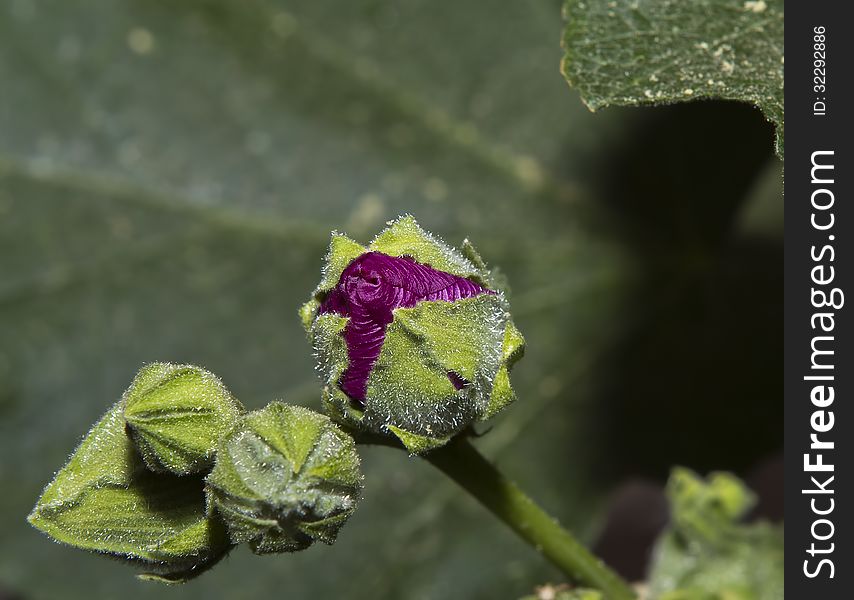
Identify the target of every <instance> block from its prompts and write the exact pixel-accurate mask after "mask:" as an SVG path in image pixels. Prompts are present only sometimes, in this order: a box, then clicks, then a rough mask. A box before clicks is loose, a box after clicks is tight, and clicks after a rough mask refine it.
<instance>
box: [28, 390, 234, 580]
mask: <svg viewBox="0 0 854 600" xmlns="http://www.w3.org/2000/svg"><path fill="white" fill-rule="evenodd" d="M122 413H123V405H122V402H121V401H120V402H117V403H116V404H115V405H114V406H113V407H112V408H111V409H110V411H109V412H107V414H106V415H104V417H103V418H102V419H101V420H100V421H98V423H97V424H96V425H95V426H94V427H93V428H92V429H91V430H90V431H89V433H88V434H87V435H86V437H85V438H84V439H83V441H82V442H81V444H80V446H79V447H78V448H77V450H75V452H74V454H73V455H72V456H71V458H70V459H69V461H68V463H67V464H66V465H65V466H64V467H63V468H62V469H60V471H59V472H58V473H57V474H56V476H55V477H54V479H53V481H52V482H51V483H49V484H48V485H47V487H46V488H45V490H44V492H43V493H42V496H41V498H39V500H38V502H37V503H36V506H35V508H34V509H33V511H32V513H31V514H30V515H29V517H28V521H29V522H30V523H31V524H32V525H33V526H34V527H36V528H37V529H39V530H41V531H43V532H44V533H46V534H48V535H49V536H50V537H52V538H53V539H55V540H56V541H57V542H60V543H63V544H68V545H70V546H73V547H76V548H81V549H84V550H90V551H94V552H100V553H104V554H109V555H111V556H115V557H118V558H121V559H124V560H126V561H127V562H130V563H133V564H137V565H140V566H142V567H143V568H144V569H145V570H146V571H147V572H148V573H149V574H151V575H156V576H158V577H160V578H166V579H170V580H173V581H176V582H177V581H183V580H186V579H188V578H190V577H192V576H194V575H195V574H197V573H198V572H200V571H201V570H202V569H203V568H205V567H206V566H208V565H210V564H212V563H213V562H215V561H217V560H219V559H220V558H221V557H222V556H223V555H224V554H225V553H226V552H228V550H229V549H230V548H231V543H230V541H229V539H228V536H227V534H226V531H225V527H224V526H223V524H222V523H221V522H220V521H219V520H217V519H213V518H209V517H208V515H207V512H206V509H205V496H204V482H203V480H202V479H201V478H200V477H177V476H174V475H163V474H155V473H152V472H151V471H149V470H147V469H146V468H145V466H144V464H143V462H142V460H141V459H140V457H139V455H138V454H137V452H136V450H135V448H134V445H133V443H132V442H131V440H130V438H129V437H128V436H127V434H126V433H125V421H124V418H123V414H122Z"/></svg>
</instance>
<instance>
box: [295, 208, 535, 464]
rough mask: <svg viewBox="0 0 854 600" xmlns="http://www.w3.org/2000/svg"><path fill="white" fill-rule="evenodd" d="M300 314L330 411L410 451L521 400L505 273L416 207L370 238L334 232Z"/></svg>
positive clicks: (519, 348)
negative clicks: (443, 236)
mask: <svg viewBox="0 0 854 600" xmlns="http://www.w3.org/2000/svg"><path fill="white" fill-rule="evenodd" d="M300 318H301V320H302V322H303V325H304V326H305V328H306V331H307V332H308V335H309V339H310V341H311V343H312V346H313V348H314V353H315V357H316V358H317V363H318V370H319V372H320V374H321V377H322V379H323V382H324V384H325V387H324V395H323V399H324V405H325V407H326V410H327V412H328V413H329V414H330V416H331V417H332V418H333V419H335V420H336V421H338V422H340V423H342V424H344V425H346V426H348V427H351V428H354V429H358V430H363V431H368V432H372V433H379V434H392V435H394V436H396V437H397V438H398V439H399V440H400V441H401V442H402V443H403V444H404V445H405V446H406V448H407V449H408V450H409V451H410V452H412V453H413V454H415V453H421V452H426V451H428V450H430V449H432V448H436V447H438V446H441V445H443V444H445V443H446V442H447V441H448V440H449V439H450V438H451V437H452V436H454V435H455V434H457V433H459V432H461V431H463V430H464V429H466V428H468V427H469V426H470V425H472V424H473V423H474V422H476V421H483V420H486V419H488V418H490V417H491V416H493V415H494V414H496V413H497V412H499V411H500V410H501V409H502V408H504V407H505V406H507V405H508V404H510V403H511V402H513V400H514V399H515V394H514V392H513V388H512V386H511V385H510V377H509V372H510V368H511V367H512V366H513V364H514V363H515V362H516V361H517V360H518V359H519V358H520V357H521V355H522V353H523V350H524V339H523V338H522V336H521V334H520V333H519V331H518V330H517V329H516V327H515V326H514V325H513V322H512V320H511V319H510V309H509V304H508V302H507V299H506V298H505V295H504V292H503V290H502V288H501V284H500V281H499V279H498V278H497V277H495V276H494V275H493V273H491V272H490V271H489V270H488V269H487V268H486V265H485V263H484V261H483V259H482V258H481V257H480V255H478V253H477V251H476V250H475V249H474V247H473V246H472V245H471V243H470V242H468V241H465V242H464V243H463V247H462V250H461V251H457V250H454V249H452V248H450V247H448V246H447V245H446V244H445V243H444V242H442V241H441V240H439V239H437V238H436V237H434V236H433V235H431V234H429V233H427V232H425V231H424V230H423V229H421V228H420V227H419V226H418V224H417V223H416V222H415V219H413V218H412V217H411V216H405V217H401V218H400V219H398V220H396V221H393V222H390V223H389V226H388V228H386V229H385V230H384V231H382V232H381V233H380V234H379V235H378V236H377V237H376V238H375V239H374V240H373V241H372V242H371V243H370V245H369V246H368V247H363V246H360V245H359V244H358V243H356V242H354V241H353V240H350V239H348V238H347V237H345V236H343V235H340V234H338V233H333V235H332V241H331V244H330V247H329V253H328V254H327V257H326V265H325V267H324V269H323V275H322V278H321V281H320V284H319V285H318V287H317V288H316V289H315V290H314V293H313V295H312V298H311V299H310V300H309V301H308V302H307V303H306V304H305V305H304V306H303V307H302V309H301V310H300Z"/></svg>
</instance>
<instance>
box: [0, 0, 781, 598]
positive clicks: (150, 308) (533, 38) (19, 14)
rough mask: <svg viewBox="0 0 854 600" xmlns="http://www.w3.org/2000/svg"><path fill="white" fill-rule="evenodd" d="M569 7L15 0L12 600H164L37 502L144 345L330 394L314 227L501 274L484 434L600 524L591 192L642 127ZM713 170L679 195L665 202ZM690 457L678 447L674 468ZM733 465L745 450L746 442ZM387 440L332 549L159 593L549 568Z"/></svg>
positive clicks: (11, 67) (251, 384)
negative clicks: (500, 339) (610, 103)
mask: <svg viewBox="0 0 854 600" xmlns="http://www.w3.org/2000/svg"><path fill="white" fill-rule="evenodd" d="M557 13H558V4H557V2H554V3H548V2H536V3H525V2H519V3H517V2H505V3H494V2H489V3H487V2H483V1H482V0H478V1H473V2H457V3H447V4H445V5H443V6H442V10H437V9H436V4H435V3H432V2H414V1H409V0H406V1H401V2H394V3H375V2H370V1H366V0H355V1H353V2H346V3H340V2H317V1H314V0H312V1H295V2H289V3H287V5H285V3H282V2H280V1H279V0H270V1H259V0H246V1H244V2H233V1H230V0H229V1H225V0H188V1H186V2H166V1H164V0H152V1H137V0H132V1H130V2H111V1H109V2H108V1H105V0H93V1H92V2H87V3H85V6H84V5H83V4H81V3H73V2H50V1H47V0H16V1H15V2H5V3H0V81H3V82H8V85H3V90H2V93H0V273H2V278H0V331H2V335H0V449H2V452H0V488H2V489H3V490H4V493H3V494H2V496H0V515H2V517H0V519H2V520H0V525H2V528H3V533H4V535H3V536H0V586H2V587H3V588H4V590H9V591H10V593H15V591H20V593H21V595H23V596H25V597H28V598H34V599H40V598H58V597H63V598H69V599H73V598H89V597H91V596H92V594H93V590H97V591H98V593H99V594H101V595H103V596H105V597H121V598H124V599H126V600H138V599H144V598H159V597H160V596H161V595H162V593H163V592H162V590H160V589H159V588H157V587H155V586H144V585H128V573H127V569H126V568H124V567H123V566H122V565H120V564H115V563H114V561H105V560H102V559H101V558H99V557H94V556H91V555H89V554H88V553H85V552H70V551H68V549H67V548H63V547H60V546H59V545H57V544H51V543H49V542H48V541H47V540H46V539H45V538H44V536H40V535H38V534H37V532H36V531H34V530H33V529H32V528H31V527H29V526H28V525H27V523H26V522H25V520H24V519H23V518H21V515H23V514H26V513H27V511H29V510H30V508H31V507H32V503H33V499H34V498H35V497H36V496H37V495H38V493H39V491H40V490H41V488H42V487H43V485H44V482H45V479H46V477H47V474H49V473H50V472H52V471H53V470H54V469H55V468H56V467H57V465H59V464H62V462H63V461H64V460H65V459H66V458H67V455H68V450H69V448H71V447H72V446H73V445H74V442H75V440H76V439H77V438H78V436H79V433H80V432H81V431H84V430H85V429H86V428H88V426H89V425H91V423H92V422H93V421H95V420H96V418H97V417H98V416H99V415H100V414H101V413H103V410H104V406H105V398H113V397H114V394H115V392H116V390H120V389H123V388H124V386H126V385H127V382H128V381H129V379H130V378H131V377H132V376H133V374H134V373H135V372H136V370H137V369H138V368H139V366H140V365H141V364H145V363H146V362H149V361H151V360H153V359H162V360H170V361H173V362H176V363H181V362H192V363H196V364H204V365H206V366H208V367H210V368H211V369H212V370H213V371H215V372H216V373H218V374H220V375H221V376H223V377H224V379H225V380H226V381H228V382H229V386H230V387H231V389H232V390H234V392H235V393H236V395H237V396H238V397H240V398H241V400H242V401H243V402H244V403H245V404H246V405H247V406H248V407H249V408H253V409H254V408H259V407H261V406H262V405H263V404H264V403H265V402H266V401H267V400H268V399H269V398H271V397H286V398H288V399H289V400H290V401H294V402H298V403H300V404H304V405H306V406H311V407H315V408H316V407H317V406H318V397H317V396H318V394H317V377H316V375H315V373H314V372H313V361H312V359H311V357H310V356H309V355H308V353H307V352H305V350H304V344H301V343H300V336H301V335H302V328H301V326H300V323H299V322H298V321H297V320H296V319H294V316H293V313H294V310H295V309H296V308H297V307H298V306H299V305H300V304H301V303H302V302H304V300H305V292H306V290H307V289H310V288H311V286H314V285H315V284H316V283H317V273H318V268H319V266H320V264H319V261H318V257H319V256H320V255H321V254H322V252H323V250H324V247H325V245H326V243H327V240H328V232H329V231H330V230H332V229H339V230H342V231H346V232H347V233H348V234H350V235H351V236H354V237H356V238H358V239H369V238H368V236H369V235H371V234H372V232H375V231H377V230H378V229H379V228H380V227H381V225H382V223H383V222H384V221H385V220H386V219H387V218H389V217H390V216H392V215H397V214H402V213H404V212H412V213H414V214H417V215H418V216H419V219H420V220H421V222H422V224H423V225H424V226H425V227H428V228H429V229H430V230H432V231H435V232H439V233H441V234H442V236H443V237H445V238H446V239H448V240H450V241H453V242H455V243H456V242H458V241H459V240H461V239H463V237H464V236H471V237H472V238H473V239H475V240H476V241H477V242H478V247H479V248H480V249H481V250H483V251H484V255H485V256H488V258H489V259H490V262H494V263H496V264H500V265H501V266H502V269H504V270H505V272H506V274H507V275H508V276H509V278H510V279H511V280H512V281H513V284H514V292H515V295H513V296H512V298H511V299H512V303H513V308H514V315H515V316H516V318H517V321H518V324H519V326H520V328H521V329H522V330H523V331H524V332H525V334H526V337H527V338H528V339H529V341H530V342H531V345H530V347H529V349H528V353H529V357H528V358H527V359H526V360H525V361H523V363H521V365H520V368H519V369H518V370H516V371H514V381H513V383H514V387H515V388H516V391H517V392H518V395H519V397H520V401H519V402H517V403H516V404H515V405H514V406H513V407H512V409H511V410H510V411H507V412H505V413H504V414H503V415H501V416H499V417H498V418H497V419H496V420H495V421H494V422H493V423H494V427H493V428H492V431H491V433H490V434H489V435H487V436H485V437H484V438H483V439H482V441H481V447H483V448H484V450H485V452H486V453H487V454H488V455H490V456H492V457H497V458H498V459H499V460H500V462H501V464H502V466H504V467H506V469H507V472H508V473H509V474H511V475H512V476H513V477H515V478H516V479H518V480H519V481H520V483H523V484H524V485H525V487H526V488H527V489H529V490H530V491H531V493H532V495H533V496H534V497H536V498H538V499H541V500H543V502H544V503H545V504H546V506H549V507H551V508H552V509H553V510H554V512H555V514H556V516H558V517H559V518H560V520H561V521H562V522H564V523H566V524H567V525H568V526H570V527H571V528H574V529H575V530H577V531H580V532H581V533H582V534H586V535H589V534H590V532H591V526H590V524H591V523H593V522H594V519H593V518H592V516H593V514H594V513H595V512H596V511H597V510H599V508H600V504H599V502H598V501H599V500H600V499H601V494H602V486H601V485H600V484H597V483H595V482H594V481H593V480H592V479H591V478H590V477H589V476H588V475H589V474H590V472H591V471H592V470H596V471H597V472H599V470H600V468H601V467H602V463H601V460H602V456H603V454H602V453H603V452H604V451H605V449H607V448H611V447H612V444H613V436H608V435H605V434H602V433H600V431H601V430H600V429H597V428H595V427H592V426H593V425H596V424H601V423H600V421H599V419H600V418H601V414H600V409H601V411H602V412H607V411H610V412H609V413H608V414H614V415H618V416H619V418H620V419H622V420H623V421H625V419H624V417H623V416H622V415H621V413H615V412H614V411H613V406H612V405H611V404H609V403H602V402H598V401H593V400H594V399H598V396H594V388H595V385H596V370H597V368H598V367H599V366H600V364H601V363H600V352H599V350H600V349H601V346H602V345H603V344H605V343H608V342H610V341H612V340H613V338H614V334H615V333H618V332H620V330H621V329H620V328H621V323H620V322H619V319H616V318H615V310H614V309H615V306H618V305H619V303H620V302H621V301H622V299H624V298H625V296H624V294H625V292H626V289H627V288H628V287H629V285H630V284H631V281H632V278H633V277H635V276H636V275H637V270H635V269H629V268H627V264H629V263H630V261H628V260H627V256H631V254H632V252H633V251H634V249H632V252H630V253H623V251H622V248H620V246H619V245H617V244H615V243H614V239H613V238H612V237H610V236H611V235H612V233H613V231H614V222H613V221H611V220H601V221H598V222H592V223H591V221H590V220H589V218H588V217H589V216H590V212H591V203H590V202H588V200H590V199H591V198H595V199H596V200H597V201H600V202H601V203H604V202H605V201H606V200H607V193H606V192H607V190H605V189H603V186H602V185H601V182H600V181H598V180H597V179H596V177H595V174H596V173H598V172H599V171H604V172H605V173H608V174H610V173H613V172H614V171H613V169H614V168H615V165H614V164H613V162H612V158H613V148H614V147H615V146H619V145H621V144H623V143H626V142H628V141H630V140H632V139H634V137H635V136H636V135H637V133H638V126H640V125H643V124H644V123H646V122H647V119H648V117H649V115H648V114H646V111H637V112H635V113H633V114H626V113H621V112H619V111H605V112H603V113H600V114H598V115H596V116H595V117H593V116H591V115H590V114H588V111H587V110H586V109H585V108H584V107H583V105H582V104H581V103H580V102H577V101H576V100H575V98H574V96H573V94H572V93H568V92H567V90H566V85H565V83H564V82H563V81H562V79H561V78H560V76H559V75H558V74H557V73H556V69H555V63H556V60H557V59H558V57H559V56H558V55H559V51H557V49H556V40H557V39H558V37H559V33H560V27H561V24H560V22H559V19H558V18H557ZM472 23H476V24H477V26H476V27H473V26H471V24H472ZM437 40H441V41H440V42H439V43H437ZM427 49H429V51H427ZM532 107H535V109H533V110H532ZM665 112H666V111H665ZM650 113H652V114H653V116H654V115H655V114H658V111H650ZM706 114H707V113H705V112H704V113H702V115H703V116H705V115H706ZM741 133H742V131H737V132H735V134H734V135H736V136H738V135H741ZM714 147H715V146H712V148H714ZM727 147H728V146H724V147H723V149H726V148H727ZM739 147H740V148H742V147H743V146H739ZM645 152H647V153H648V150H646V149H645ZM721 156H725V154H721ZM760 158H761V157H760ZM705 166H706V163H703V164H702V165H699V166H698V169H701V170H702V169H705ZM620 177H621V178H622V177H623V172H622V171H621V172H620ZM718 180H719V178H716V179H715V181H718ZM709 181H710V179H708V178H707V177H706V176H705V171H703V172H699V173H698V174H697V176H696V177H692V178H691V179H690V181H689V182H688V183H687V184H685V183H681V184H674V186H673V187H674V189H673V193H674V194H677V193H678V195H679V199H680V203H679V206H683V207H684V206H686V204H685V203H684V202H682V200H684V199H686V198H695V197H697V195H696V194H695V193H694V192H695V191H697V190H698V189H706V186H707V184H708V183H709ZM734 185H735V184H734ZM716 189H717V188H716ZM729 189H730V188H727V190H729ZM725 191H726V190H725ZM732 192H733V193H732V194H726V197H728V198H729V197H732V198H737V197H738V193H739V192H740V188H739V187H737V186H736V187H735V188H733V189H732ZM778 196H779V194H778ZM722 197H724V194H719V195H718V196H716V197H715V200H717V199H719V198H722ZM631 198H632V199H633V200H637V201H639V202H641V201H643V200H644V199H645V198H644V197H641V196H637V197H635V196H631ZM713 204H714V205H715V206H717V203H713V202H711V201H710V202H709V203H708V205H709V206H711V205H713ZM778 204H779V203H778ZM644 206H645V207H646V205H645V204H644ZM695 208H696V207H695ZM674 212H675V211H674ZM685 214H687V213H684V214H683V213H680V215H682V216H685ZM668 223H669V221H668ZM689 225H690V223H689ZM674 229H676V228H675V227H674ZM689 229H690V228H689ZM679 230H680V231H684V230H685V228H680V229H679ZM603 234H604V235H603ZM677 255H678V256H681V253H677V252H674V253H673V254H672V256H677ZM466 256H468V255H466ZM737 258H738V259H739V260H740V259H741V255H738V257H737ZM766 271H767V268H766V266H765V265H764V264H763V271H762V272H763V273H765V272H766ZM671 275H672V273H670V272H668V274H667V281H673V279H674V278H673V277H672V276H671ZM716 289H722V286H717V287H716ZM674 294H675V292H674ZM650 300H651V297H649V296H644V301H645V302H648V301H650ZM742 305H743V299H742V298H739V304H738V306H739V307H742ZM770 314H772V316H773V312H772V313H770ZM753 318H754V319H755V318H756V317H755V316H754V317H753ZM776 323H777V321H776V320H775V321H774V326H775V327H776ZM684 333H685V331H684V328H683V329H682V330H680V335H682V334H684ZM754 337H757V336H754ZM758 337H759V338H763V337H764V336H758ZM748 347H749V346H748ZM647 354H648V355H650V356H658V355H659V354H658V353H656V352H654V351H650V352H648V353H647ZM691 356H692V361H693V362H694V363H696V364H702V362H703V361H702V360H698V357H697V356H696V355H694V354H693V353H692V354H691ZM671 368H672V364H671ZM654 371H655V369H650V372H654ZM755 374H756V373H755V371H751V376H754V375H755ZM607 376H608V380H609V381H613V379H614V372H613V371H609V372H608V374H607ZM701 379H702V378H700V377H697V380H701ZM633 381H634V380H633ZM756 381H757V382H760V381H761V380H759V379H757V380H756ZM750 389H753V388H750ZM770 389H772V390H773V385H770ZM680 393H681V392H680ZM774 397H775V398H776V395H775V396H774ZM650 406H651V405H650ZM755 406H758V407H760V408H761V406H762V405H761V404H759V403H756V404H755ZM757 410H759V409H757ZM504 415H508V416H509V417H510V418H506V417H505V416H504ZM543 415H548V418H541V417H542V416H543ZM493 423H490V425H493ZM592 431H595V432H596V435H592V434H591V432H592ZM742 439H743V438H742ZM647 441H648V442H649V443H648V444H645V445H644V447H645V448H650V447H652V442H651V441H650V440H647ZM635 447H636V448H637V455H640V454H641V453H642V449H641V445H637V446H635ZM677 450H678V449H677V448H676V447H674V441H673V440H670V439H668V440H667V452H668V457H669V458H672V455H673V454H674V453H676V452H677ZM762 450H763V451H764V450H765V448H764V447H763V448H762ZM737 451H738V454H739V456H742V457H743V459H742V460H745V461H748V460H751V458H750V457H751V455H752V453H754V454H755V452H756V448H755V446H754V447H752V449H751V448H745V447H744V446H741V445H739V446H738V449H737ZM399 454H401V453H397V452H388V451H386V450H384V449H376V450H368V451H367V457H366V460H365V469H366V471H367V478H368V480H369V481H370V485H369V486H368V487H367V488H366V490H365V494H366V498H365V501H364V502H363V503H362V504H361V507H360V509H359V514H358V515H356V516H355V517H354V518H353V519H351V520H350V522H349V524H348V526H347V528H346V529H345V530H343V531H342V534H341V536H339V539H338V541H337V542H336V546H335V547H334V548H326V547H324V546H323V545H321V544H318V545H315V547H313V548H312V549H311V550H310V551H308V552H304V553H300V554H294V555H289V556H287V557H286V558H282V557H274V558H270V559H259V558H257V557H255V556H253V555H251V554H250V553H249V552H248V551H244V550H242V549H238V550H236V551H235V552H233V553H232V554H231V555H229V560H228V561H227V563H226V564H224V565H222V566H221V568H218V569H215V570H213V571H212V572H211V573H209V574H208V575H206V576H205V577H203V578H201V579H199V580H198V581H196V582H194V584H193V585H192V586H185V587H183V588H181V589H180V590H177V591H173V592H172V593H173V594H175V595H176V597H181V598H187V599H203V598H211V597H218V596H241V595H242V596H249V595H263V594H269V590H271V589H274V590H278V589H287V590H288V593H289V594H290V595H291V596H292V597H297V598H300V597H324V598H325V597H330V598H332V597H342V596H346V597H348V598H353V599H354V600H374V599H376V598H401V597H416V596H417V597H424V598H448V597H452V598H453V597H471V598H478V597H482V598H495V597H504V596H507V595H509V594H518V595H521V594H522V593H523V591H524V590H527V589H529V588H530V584H531V582H532V581H545V580H548V579H555V577H556V576H557V574H556V572H555V571H554V570H552V569H551V568H550V567H549V566H548V565H547V564H545V563H544V561H542V559H541V558H540V557H539V556H537V555H536V554H535V553H533V552H531V551H530V550H529V548H527V547H526V546H524V545H523V544H521V543H518V542H517V541H516V540H515V539H514V538H513V537H512V533H510V532H506V531H505V530H504V528H503V527H501V526H500V525H496V524H495V523H494V522H493V519H492V517H490V516H489V515H486V514H484V513H483V512H482V511H479V510H477V509H476V508H474V507H473V505H472V504H471V503H470V502H469V501H468V500H467V499H465V498H463V497H462V496H461V494H459V493H458V492H457V491H456V490H455V489H453V487H452V486H453V484H451V483H448V482H446V481H444V479H443V478H442V476H441V475H440V474H438V473H434V472H433V470H432V469H430V468H429V467H427V466H423V465H420V464H418V462H417V461H407V460H406V458H405V457H403V456H402V455H401V456H399ZM627 455H628V453H624V454H621V455H620V456H623V457H624V456H627ZM22 456H25V457H26V461H27V468H26V469H22V468H21V460H22V459H21V457H22ZM647 456H648V455H647ZM544 457H547V458H544ZM556 471H557V472H560V473H563V476H562V477H560V478H557V479H556V478H555V477H554V472H556ZM612 482H613V481H611V480H609V481H608V482H607V483H612ZM437 519H440V520H441V522H442V527H437V526H436V523H437ZM378 522H385V523H387V524H388V525H387V527H385V528H384V529H383V532H382V534H383V540H382V543H379V542H378V541H377V527H376V523H378ZM366 553H370V556H371V560H367V561H366V560H365V554H366ZM333 561H334V565H335V568H334V569H329V568H328V567H329V565H330V563H332V562H333ZM48 575H49V576H48ZM353 581H359V582H362V585H359V586H354V585H353Z"/></svg>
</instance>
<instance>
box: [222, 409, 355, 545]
mask: <svg viewBox="0 0 854 600" xmlns="http://www.w3.org/2000/svg"><path fill="white" fill-rule="evenodd" d="M361 488H362V475H361V471H360V470H359V456H358V454H357V453H356V444H355V442H354V441H353V438H351V437H350V436H349V435H347V434H346V433H344V432H343V431H341V430H340V429H338V427H336V426H335V424H334V423H333V422H332V421H331V420H330V419H329V418H328V417H326V416H324V415H321V414H318V413H316V412H314V411H311V410H309V409H307V408H303V407H299V406H289V405H287V404H284V403H282V402H271V403H270V404H269V405H267V406H266V407H265V408H263V409H262V410H258V411H254V412H251V413H248V414H247V415H245V416H244V417H242V418H241V419H240V420H239V421H238V422H237V424H236V425H235V426H234V427H233V428H232V429H231V431H229V432H228V433H227V434H226V435H225V436H224V437H223V438H222V440H221V441H220V445H219V449H218V451H217V459H216V465H215V466H214V469H213V471H212V472H211V473H210V475H208V478H207V490H208V502H209V506H210V508H211V509H215V510H216V511H217V512H218V513H219V514H220V515H221V516H222V518H223V520H224V521H225V523H226V524H227V526H228V531H229V534H230V536H231V540H232V542H234V543H235V544H238V543H243V542H248V543H249V545H250V547H251V548H252V551H253V552H255V553H256V554H267V553H272V552H294V551H297V550H303V549H305V548H307V547H308V546H310V545H311V544H312V543H313V542H314V541H316V540H319V541H322V542H325V543H327V544H331V543H333V542H334V541H335V538H336V536H337V535H338V530H339V529H340V528H341V526H342V525H343V524H344V523H345V522H346V521H347V519H348V518H349V517H350V515H351V514H352V513H353V511H354V510H355V508H356V503H357V501H358V499H359V494H360V492H361Z"/></svg>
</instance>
